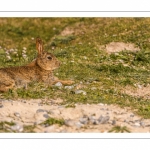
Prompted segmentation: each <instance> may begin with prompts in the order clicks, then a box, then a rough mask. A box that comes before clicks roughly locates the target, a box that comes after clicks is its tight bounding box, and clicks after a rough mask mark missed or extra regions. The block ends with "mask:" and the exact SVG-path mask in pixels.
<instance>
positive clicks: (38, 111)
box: [36, 109, 45, 113]
mask: <svg viewBox="0 0 150 150" xmlns="http://www.w3.org/2000/svg"><path fill="white" fill-rule="evenodd" d="M40 112H45V110H44V109H38V110H37V111H36V113H40Z"/></svg>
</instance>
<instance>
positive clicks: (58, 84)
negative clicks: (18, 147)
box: [55, 82, 63, 87]
mask: <svg viewBox="0 0 150 150" xmlns="http://www.w3.org/2000/svg"><path fill="white" fill-rule="evenodd" d="M55 86H57V87H62V86H63V85H62V83H61V82H57V83H56V84H55Z"/></svg>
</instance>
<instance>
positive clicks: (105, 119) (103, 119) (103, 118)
mask: <svg viewBox="0 0 150 150" xmlns="http://www.w3.org/2000/svg"><path fill="white" fill-rule="evenodd" d="M109 118H110V117H109V116H106V117H100V118H99V119H98V120H99V123H100V124H105V123H107V122H108V121H109Z"/></svg>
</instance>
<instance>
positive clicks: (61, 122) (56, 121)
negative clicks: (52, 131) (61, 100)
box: [41, 118, 65, 126]
mask: <svg viewBox="0 0 150 150" xmlns="http://www.w3.org/2000/svg"><path fill="white" fill-rule="evenodd" d="M41 124H44V125H49V126H50V125H53V124H59V125H60V126H62V125H64V124H65V121H64V120H63V119H55V118H49V119H47V120H46V121H44V122H43V123H41Z"/></svg>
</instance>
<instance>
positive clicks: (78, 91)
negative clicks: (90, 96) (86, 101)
mask: <svg viewBox="0 0 150 150" xmlns="http://www.w3.org/2000/svg"><path fill="white" fill-rule="evenodd" d="M75 94H83V95H86V92H85V91H83V90H75Z"/></svg>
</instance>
